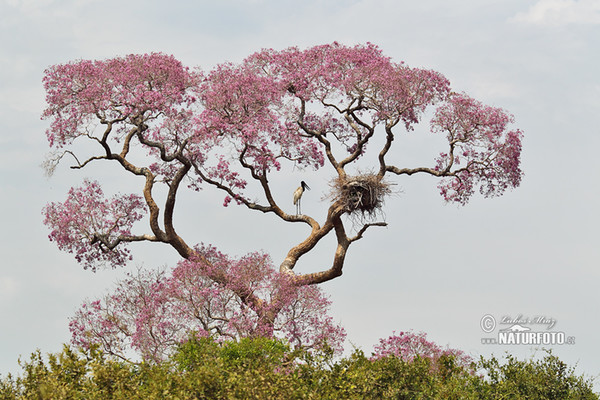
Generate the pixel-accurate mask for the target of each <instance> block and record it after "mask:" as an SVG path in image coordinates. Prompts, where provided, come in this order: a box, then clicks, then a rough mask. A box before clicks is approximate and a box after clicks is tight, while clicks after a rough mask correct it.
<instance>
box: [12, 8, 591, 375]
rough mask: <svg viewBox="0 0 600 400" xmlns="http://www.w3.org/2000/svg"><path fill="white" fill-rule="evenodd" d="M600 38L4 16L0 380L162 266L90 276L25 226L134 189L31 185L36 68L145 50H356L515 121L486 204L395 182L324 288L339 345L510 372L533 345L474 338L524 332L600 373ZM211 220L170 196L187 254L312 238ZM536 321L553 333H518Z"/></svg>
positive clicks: (230, 19)
mask: <svg viewBox="0 0 600 400" xmlns="http://www.w3.org/2000/svg"><path fill="white" fill-rule="evenodd" d="M599 33H600V1H599V0H577V1H576V0H478V1H467V0H455V1H447V0H422V1H419V2H415V1H404V0H403V1H397V0H389V1H386V0H380V1H376V0H354V1H342V0H332V1H317V0H304V1H302V2H300V1H287V0H280V1H267V0H248V1H243V0H237V1H234V0H223V1H219V2H215V1H210V2H209V1H178V0H171V1H169V2H165V1H156V0H130V1H114V0H102V1H100V0H0V194H1V195H0V210H1V212H0V223H1V225H0V226H1V227H2V228H1V229H0V256H1V257H0V260H1V261H0V375H3V376H5V375H6V374H7V373H9V372H12V373H15V372H18V371H19V369H18V364H17V360H18V359H19V357H21V359H23V360H25V359H27V358H28V357H29V354H31V352H33V351H35V350H36V349H40V350H41V351H42V353H49V352H57V351H60V350H61V347H62V344H63V343H67V342H68V341H69V332H68V326H67V324H68V319H69V318H70V317H71V316H72V315H73V313H74V312H75V310H76V309H77V308H78V306H79V305H80V304H81V303H82V302H83V301H84V300H85V299H86V298H94V297H98V296H101V295H102V294H104V293H106V292H107V291H108V290H110V288H111V287H113V285H114V283H115V281H116V280H118V279H120V278H122V277H123V276H124V274H125V273H126V272H127V271H128V270H131V269H134V268H136V267H137V266H140V265H141V266H143V267H144V268H155V267H159V266H162V265H171V266H172V265H174V264H175V263H176V262H177V255H176V254H175V253H174V251H173V250H172V249H169V248H168V247H166V246H160V245H148V244H140V245H139V246H134V247H133V253H134V256H135V262H134V263H132V265H131V266H129V267H126V268H124V269H119V270H100V271H98V272H96V273H92V272H90V271H84V270H83V269H82V268H81V266H79V265H78V264H77V263H76V262H75V260H74V259H73V257H72V256H70V255H69V254H66V253H62V252H60V251H59V250H58V248H56V246H55V245H54V244H53V243H50V242H49V241H48V238H47V235H48V233H49V232H48V230H47V229H46V227H45V226H43V224H42V215H41V209H42V208H43V207H44V205H45V204H47V203H48V202H51V201H60V200H63V199H64V198H65V196H66V193H67V191H68V189H69V187H71V186H74V185H79V184H80V183H81V182H82V180H83V179H84V178H85V177H89V178H92V179H99V180H102V179H104V180H105V184H106V185H107V189H108V188H110V189H111V190H116V191H127V190H131V188H130V181H129V180H127V179H124V178H122V176H121V175H119V174H114V175H111V174H112V172H113V171H112V170H104V169H98V168H96V169H93V168H90V169H89V170H84V171H73V170H70V169H69V168H68V165H67V164H65V165H62V166H61V167H59V168H58V170H57V171H56V173H55V174H54V176H52V177H51V178H48V177H46V176H45V175H44V171H43V169H42V168H41V167H40V164H41V163H42V161H43V160H44V157H45V155H46V153H47V152H48V150H49V148H48V144H47V140H46V138H45V130H46V128H47V127H48V123H49V122H48V121H43V120H40V114H41V112H42V110H43V109H44V107H45V93H44V90H43V87H42V83H41V80H42V76H43V73H44V70H45V69H46V68H48V67H49V66H51V65H54V64H57V63H65V62H69V61H72V60H78V59H105V58H110V57H115V56H122V55H127V54H132V53H146V52H152V51H159V52H163V53H166V54H173V55H174V56H175V57H176V58H178V59H179V60H181V61H182V62H183V63H184V64H185V65H187V66H190V67H196V66H200V67H201V68H202V69H204V70H209V69H210V68H212V67H214V66H215V65H217V64H219V63H222V62H226V61H231V62H239V61H241V60H242V59H244V58H245V57H246V56H248V55H250V54H252V53H253V52H255V51H258V50H260V49H262V48H274V49H284V48H287V47H289V46H298V47H301V48H306V47H309V46H313V45H318V44H324V43H331V42H333V41H338V42H340V43H343V44H347V45H354V44H359V43H366V42H371V43H374V44H376V45H378V46H379V47H380V48H381V49H382V51H383V52H384V54H386V55H387V56H390V57H391V58H392V59H393V60H394V61H396V62H400V61H404V62H406V63H407V64H408V65H409V66H412V67H421V68H427V69H433V70H436V71H439V72H441V73H442V74H444V75H445V76H446V77H447V78H448V79H449V80H450V82H451V85H452V87H453V89H454V90H455V91H458V92H461V91H464V92H466V93H468V94H469V95H471V96H472V97H475V98H477V99H478V100H480V101H482V102H484V103H486V104H489V105H492V106H495V107H502V108H503V109H506V110H507V111H508V112H510V113H512V114H513V115H514V117H515V124H514V126H515V127H516V128H519V129H521V130H523V132H524V142H523V153H522V169H523V170H524V172H525V176H524V178H523V182H522V184H521V186H520V187H519V188H517V189H515V190H512V191H508V192H507V193H505V195H504V196H502V197H498V198H492V199H486V198H482V197H481V196H479V197H477V196H476V197H475V198H473V199H472V200H471V201H470V203H469V204H467V205H466V206H464V207H458V206H455V205H447V204H444V202H443V200H442V198H441V197H440V196H439V193H438V189H437V187H436V186H437V182H436V181H435V180H434V179H431V178H428V177H419V176H412V177H403V178H402V179H396V180H395V181H394V184H395V185H397V186H396V187H397V188H398V191H397V193H396V194H395V195H394V196H392V197H391V198H389V199H388V200H387V201H386V205H385V220H386V222H387V223H388V227H387V228H372V229H370V230H369V231H367V233H366V234H365V236H364V238H363V239H362V240H360V241H359V242H357V243H355V244H353V245H352V246H351V248H350V250H349V253H348V257H347V260H346V264H345V267H344V275H343V276H342V277H340V278H338V279H336V280H334V281H332V282H329V283H326V284H325V285H323V289H324V290H325V291H326V292H327V293H328V294H329V296H330V298H331V300H332V303H333V304H332V310H331V314H332V316H333V317H334V319H335V320H336V321H338V322H340V323H341V324H342V325H343V326H344V327H345V328H346V330H347V333H348V342H347V346H348V348H352V346H355V347H359V348H362V349H363V350H365V352H366V353H369V352H370V351H371V350H372V348H373V346H374V345H375V344H377V342H378V340H379V339H380V338H385V337H387V336H389V335H391V334H392V333H393V332H402V331H409V330H412V331H414V332H420V331H423V332H426V333H427V334H428V337H429V338H430V339H432V340H434V341H435V342H437V343H438V344H440V345H443V346H445V345H448V346H450V347H453V348H458V349H461V350H463V351H465V352H466V353H468V354H470V355H472V356H475V357H478V356H479V355H484V356H489V355H490V354H494V355H497V356H502V355H503V354H505V352H510V353H512V354H515V355H517V356H518V357H520V358H525V357H531V356H533V355H539V354H540V352H541V350H540V349H539V348H540V346H530V345H515V344H495V345H491V344H484V343H482V339H484V338H496V337H497V336H496V335H497V334H498V332H499V330H500V329H505V328H509V327H510V326H512V322H514V321H515V320H521V321H524V320H527V321H526V322H527V323H525V324H522V325H526V326H527V327H529V328H530V329H531V330H532V331H540V332H564V334H565V336H566V337H569V338H572V339H573V341H574V344H569V345H567V344H563V345H558V344H557V345H550V346H545V348H549V349H552V351H553V353H554V354H556V355H558V356H559V357H560V358H561V359H562V360H564V361H565V362H567V363H568V364H570V365H575V364H576V365H577V371H579V372H581V373H585V374H587V375H588V376H592V377H593V376H598V375H600V342H599V341H598V331H600V317H599V316H598V314H597V312H596V311H595V310H596V306H595V304H596V305H597V304H598V303H599V302H600V292H599V291H598V290H597V287H598V282H599V281H600V250H599V249H600V246H599V245H598V241H599V239H600V234H599V232H598V224H599V222H600V212H599V211H598V207H597V205H598V198H599V196H600V162H599V161H598V159H599V158H598V154H597V152H598V149H599V148H600V127H599V126H600V125H599V123H598V115H599V114H600V78H599V77H598V71H600V34H599ZM428 135H431V134H430V133H428V131H427V128H424V129H417V130H415V132H412V133H410V134H406V135H405V136H404V137H403V138H402V140H404V142H403V143H401V144H398V148H399V149H400V150H399V151H401V152H403V153H402V154H404V155H406V161H407V165H399V166H400V167H416V166H417V165H411V164H410V161H412V160H411V157H410V155H411V154H416V153H419V154H425V155H427V154H431V159H432V158H433V157H435V155H436V154H437V153H438V152H439V150H438V149H434V148H433V147H432V146H433V145H434V144H435V143H433V142H432V141H431V140H429V139H428V137H429V136H428ZM398 141H400V139H398ZM395 144H396V143H395ZM302 174H303V173H302V172H300V171H292V172H290V176H286V177H283V178H280V179H279V180H278V181H277V183H279V184H280V185H281V186H280V189H279V190H282V191H285V190H289V193H290V198H291V193H292V191H293V190H294V188H295V187H296V186H297V182H299V181H300V179H305V180H307V182H308V183H309V185H310V186H311V187H312V189H313V190H312V191H311V192H307V194H306V195H305V198H304V199H303V204H302V206H303V211H304V212H305V213H307V214H310V213H313V214H314V215H316V216H318V215H323V210H324V209H325V208H326V204H325V203H324V202H323V201H322V197H323V196H324V195H325V194H326V193H327V190H328V182H327V180H326V179H323V178H322V177H320V176H319V175H314V174H313V175H311V174H310V173H307V174H308V175H302ZM310 179H312V180H310ZM286 185H287V186H286ZM221 204H222V195H221V194H218V193H214V192H211V191H209V190H207V191H203V192H202V193H200V194H193V195H189V196H184V197H183V198H182V199H181V201H180V202H179V203H178V209H177V211H176V216H175V218H176V221H179V223H180V226H181V228H180V229H181V230H180V232H181V233H182V235H183V236H184V237H186V238H187V240H188V242H190V243H199V242H204V243H212V244H213V245H215V246H217V247H218V248H219V249H221V250H223V251H224V252H228V253H232V254H237V255H241V254H244V253H246V252H249V251H254V250H265V251H267V252H269V253H270V254H271V256H272V258H273V260H274V261H275V263H277V261H278V260H282V258H283V257H284V255H285V253H286V252H287V250H288V249H289V248H290V247H292V246H293V245H294V244H296V243H297V242H298V241H300V240H302V238H303V237H304V235H306V234H307V233H308V232H306V229H303V228H302V227H297V226H294V227H293V228H288V227H284V228H282V227H281V226H280V224H278V223H277V221H276V220H275V218H273V217H269V216H264V215H262V214H261V215H257V214H258V213H252V212H250V211H249V210H245V209H242V208H241V207H233V206H230V207H228V208H223V207H222V206H221ZM289 206H290V209H289V212H293V208H292V207H293V205H291V202H290V205H289ZM333 245H334V243H333V242H332V241H329V242H325V243H324V244H322V245H319V246H318V247H317V248H316V249H315V252H314V254H312V255H311V256H310V257H308V258H307V260H305V261H303V264H302V265H299V266H298V268H299V269H300V270H301V271H308V270H311V268H312V269H314V270H317V269H319V268H323V267H327V263H328V262H330V260H331V257H332V254H333V253H332V252H333ZM486 316H491V317H493V318H494V320H495V321H496V326H495V329H494V330H493V331H492V332H491V333H486V332H484V331H483V329H482V325H483V328H486V327H489V325H487V323H488V322H490V320H489V317H486ZM484 317H485V318H484ZM538 317H543V318H544V319H545V320H553V321H554V322H555V324H554V325H553V326H552V327H551V328H550V329H547V328H549V326H548V324H540V323H538V324H535V323H533V322H534V321H537V320H536V318H538ZM486 318H488V319H486ZM482 322H484V323H483V324H482ZM538 322H539V321H538Z"/></svg>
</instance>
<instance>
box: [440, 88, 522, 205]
mask: <svg viewBox="0 0 600 400" xmlns="http://www.w3.org/2000/svg"><path fill="white" fill-rule="evenodd" d="M513 119H514V118H513V117H512V115H510V114H508V113H506V112H505V111H504V110H502V109H500V108H495V107H490V106H486V105H484V104H482V103H481V102H479V101H477V100H474V99H472V98H470V97H469V96H467V95H465V94H454V95H452V96H450V98H449V99H448V101H447V102H446V103H444V104H442V105H441V106H440V107H438V109H437V111H436V114H435V116H434V118H433V119H432V121H431V126H432V128H431V129H432V131H433V132H442V133H445V134H446V136H447V139H448V143H449V144H450V152H449V153H441V154H440V156H439V157H438V158H437V159H436V162H437V164H436V169H437V170H438V171H450V168H451V167H453V166H454V167H455V170H456V173H455V177H452V178H446V179H444V180H443V181H442V182H441V183H440V185H439V187H440V193H441V194H442V196H443V197H444V199H445V200H446V201H454V202H458V203H461V204H465V203H466V202H467V201H468V199H469V197H470V196H471V195H472V194H473V192H474V190H475V187H476V186H477V185H479V187H480V192H481V193H482V194H483V195H484V196H486V197H488V196H493V195H500V194H502V193H503V192H504V191H505V190H506V189H507V188H514V187H517V186H519V184H520V183H521V177H522V175H523V173H522V171H521V169H520V156H521V139H522V136H523V134H522V132H521V131H520V130H518V129H517V130H508V125H509V124H510V123H512V122H513Z"/></svg>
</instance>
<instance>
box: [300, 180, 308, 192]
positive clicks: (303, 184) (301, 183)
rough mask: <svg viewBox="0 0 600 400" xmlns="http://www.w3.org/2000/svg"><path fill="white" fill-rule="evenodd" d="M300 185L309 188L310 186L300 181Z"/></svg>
mask: <svg viewBox="0 0 600 400" xmlns="http://www.w3.org/2000/svg"><path fill="white" fill-rule="evenodd" d="M300 185H302V188H304V189H308V190H310V188H309V187H308V185H307V184H306V182H304V181H301V182H300Z"/></svg>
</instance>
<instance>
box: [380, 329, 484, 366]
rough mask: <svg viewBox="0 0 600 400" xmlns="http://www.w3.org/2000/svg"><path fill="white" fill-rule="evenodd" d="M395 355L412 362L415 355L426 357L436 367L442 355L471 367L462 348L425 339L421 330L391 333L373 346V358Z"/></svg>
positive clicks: (470, 359)
mask: <svg viewBox="0 0 600 400" xmlns="http://www.w3.org/2000/svg"><path fill="white" fill-rule="evenodd" d="M390 356H392V357H397V358H400V359H401V360H403V361H405V362H412V361H413V360H414V359H415V357H421V358H425V359H428V360H430V361H431V362H432V368H436V367H437V365H436V364H437V363H438V361H439V360H440V358H441V357H442V356H451V357H454V362H455V363H456V365H458V366H461V367H464V368H467V369H471V370H472V368H471V364H472V363H473V358H472V357H470V356H469V355H467V354H465V353H464V352H463V351H462V350H457V349H450V348H443V347H441V346H439V345H437V344H436V343H434V342H432V341H429V340H427V335H426V334H425V333H423V332H419V333H413V332H400V333H399V334H397V335H396V334H395V333H394V334H393V335H392V336H390V337H388V338H386V339H380V340H379V344H378V345H377V346H375V351H374V352H373V356H372V358H373V359H380V358H384V357H390Z"/></svg>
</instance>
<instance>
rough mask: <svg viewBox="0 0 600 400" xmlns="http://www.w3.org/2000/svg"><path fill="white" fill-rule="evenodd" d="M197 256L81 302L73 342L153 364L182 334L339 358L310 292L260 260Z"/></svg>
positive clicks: (333, 333)
mask: <svg viewBox="0 0 600 400" xmlns="http://www.w3.org/2000/svg"><path fill="white" fill-rule="evenodd" d="M197 252H198V253H197V257H196V258H195V259H194V260H184V261H182V262H180V263H179V264H178V266H177V267H176V268H175V269H174V270H173V271H172V272H171V273H170V274H169V273H167V272H165V271H158V272H157V271H141V270H140V271H138V273H137V275H131V276H129V277H128V278H127V279H125V280H123V281H121V282H119V283H118V286H117V288H116V290H115V291H114V292H113V293H112V294H109V295H107V296H105V297H104V298H103V299H102V300H95V301H92V302H88V303H85V304H84V305H83V306H82V307H81V308H80V309H79V310H78V311H77V312H76V314H75V316H74V318H73V319H72V320H71V323H70V329H71V334H72V341H73V343H74V344H76V345H79V346H84V347H88V346H90V345H91V344H92V343H97V344H99V345H100V346H101V347H102V348H103V349H104V350H105V351H107V352H110V353H113V354H116V355H120V356H122V357H126V356H127V351H128V350H129V351H131V350H136V351H137V353H139V354H140V355H141V356H142V358H144V359H146V360H154V361H157V360H161V359H163V358H164V357H166V356H167V355H168V354H170V352H172V351H173V350H174V348H175V346H176V345H177V344H178V343H180V342H182V341H184V340H186V339H187V338H188V337H189V334H190V332H195V333H196V334H197V335H199V336H208V335H211V336H213V337H216V338H220V339H238V338H240V337H248V336H273V335H274V336H277V337H280V338H284V339H287V340H288V341H289V342H290V344H292V345H293V346H301V347H303V348H309V349H310V348H322V346H325V345H327V346H331V347H332V348H334V349H335V350H336V351H341V346H342V343H343V341H344V338H345V332H344V330H343V328H341V327H340V326H338V325H337V324H335V323H334V322H333V320H332V318H331V317H329V316H328V315H327V311H328V308H329V305H330V302H329V300H328V299H327V298H326V297H325V296H324V294H323V292H322V291H321V290H320V289H319V288H318V287H316V286H304V287H299V286H296V285H294V284H293V283H292V281H291V280H290V279H289V277H286V276H285V275H282V274H280V273H278V272H276V271H275V269H274V267H273V265H272V263H271V260H270V258H269V257H268V256H266V255H265V254H261V253H251V254H248V255H245V256H243V257H241V258H239V259H233V258H230V257H228V256H226V255H224V254H222V253H220V252H218V251H217V250H216V249H215V248H213V247H210V246H205V247H200V248H198V249H197ZM249 297H252V298H253V299H254V300H250V299H249ZM270 318H273V319H274V320H272V321H270V320H269V319H270Z"/></svg>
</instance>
